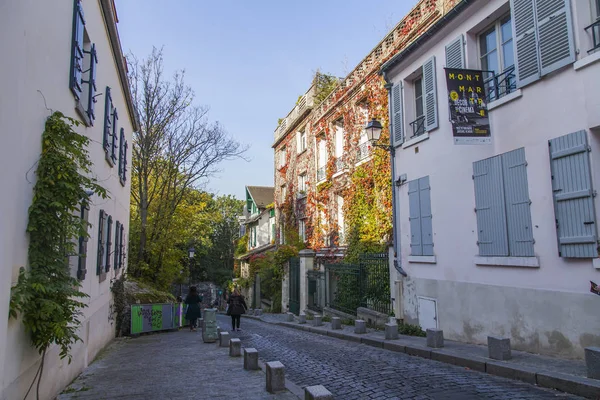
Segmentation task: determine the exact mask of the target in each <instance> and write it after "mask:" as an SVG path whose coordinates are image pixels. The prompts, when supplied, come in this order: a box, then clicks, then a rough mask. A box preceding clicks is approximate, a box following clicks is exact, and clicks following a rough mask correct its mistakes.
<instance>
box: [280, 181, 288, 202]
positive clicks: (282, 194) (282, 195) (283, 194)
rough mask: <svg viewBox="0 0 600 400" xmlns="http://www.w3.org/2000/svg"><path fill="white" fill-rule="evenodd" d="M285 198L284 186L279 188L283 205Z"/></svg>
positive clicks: (285, 189) (285, 190)
mask: <svg viewBox="0 0 600 400" xmlns="http://www.w3.org/2000/svg"><path fill="white" fill-rule="evenodd" d="M286 197H287V188H286V186H285V185H282V186H281V203H285V198H286Z"/></svg>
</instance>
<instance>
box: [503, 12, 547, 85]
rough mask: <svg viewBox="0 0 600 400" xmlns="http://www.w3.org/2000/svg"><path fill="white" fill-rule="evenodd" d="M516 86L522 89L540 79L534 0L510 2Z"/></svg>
mask: <svg viewBox="0 0 600 400" xmlns="http://www.w3.org/2000/svg"><path fill="white" fill-rule="evenodd" d="M510 10H511V13H512V21H513V24H512V29H513V38H514V40H515V49H516V51H515V53H516V58H515V64H516V70H517V85H518V86H519V87H523V86H525V85H528V84H530V83H532V82H535V81H537V80H538V79H540V74H541V71H540V61H539V54H538V39H537V29H536V28H537V26H536V22H535V4H534V0H510Z"/></svg>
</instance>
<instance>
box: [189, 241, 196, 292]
mask: <svg viewBox="0 0 600 400" xmlns="http://www.w3.org/2000/svg"><path fill="white" fill-rule="evenodd" d="M195 255H196V249H194V246H192V247H190V248H189V250H188V256H189V258H190V263H189V264H190V266H189V268H190V275H189V278H188V290H189V286H190V285H191V284H192V260H193V259H194V256H195Z"/></svg>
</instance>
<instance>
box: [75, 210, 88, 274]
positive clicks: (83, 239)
mask: <svg viewBox="0 0 600 400" xmlns="http://www.w3.org/2000/svg"><path fill="white" fill-rule="evenodd" d="M89 211H90V208H89V206H88V205H87V204H86V203H85V202H83V203H81V209H80V218H81V222H82V224H84V226H83V232H82V234H81V235H79V257H78V260H77V279H79V280H80V281H82V280H84V279H85V275H86V274H87V269H86V264H87V262H86V261H87V244H88V236H87V233H88V222H89Z"/></svg>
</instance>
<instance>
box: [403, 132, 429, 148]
mask: <svg viewBox="0 0 600 400" xmlns="http://www.w3.org/2000/svg"><path fill="white" fill-rule="evenodd" d="M427 139H429V132H425V133H424V134H422V135H419V136H417V137H414V138H412V139H410V140H407V141H406V142H404V143H402V148H403V149H406V148H407V147H410V146H414V145H415V144H417V143H420V142H423V141H425V140H427Z"/></svg>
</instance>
